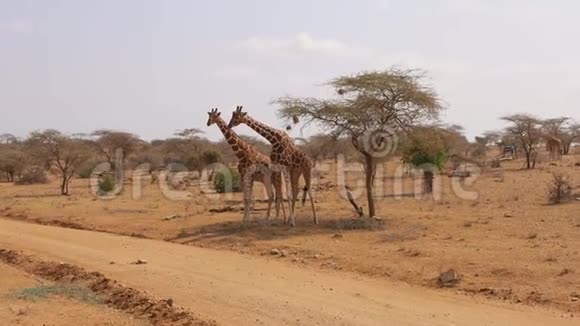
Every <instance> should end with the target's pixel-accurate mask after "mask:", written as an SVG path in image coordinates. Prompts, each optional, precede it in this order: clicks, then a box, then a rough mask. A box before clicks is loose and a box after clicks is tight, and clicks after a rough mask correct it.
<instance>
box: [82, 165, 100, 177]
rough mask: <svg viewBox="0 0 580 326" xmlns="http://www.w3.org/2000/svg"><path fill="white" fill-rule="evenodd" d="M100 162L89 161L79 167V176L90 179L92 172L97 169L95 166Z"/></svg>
mask: <svg viewBox="0 0 580 326" xmlns="http://www.w3.org/2000/svg"><path fill="white" fill-rule="evenodd" d="M98 164H99V163H98V162H87V163H85V164H83V165H82V166H81V167H80V168H79V172H78V176H79V178H81V179H89V178H90V177H91V174H92V173H93V171H94V170H95V167H97V165H98Z"/></svg>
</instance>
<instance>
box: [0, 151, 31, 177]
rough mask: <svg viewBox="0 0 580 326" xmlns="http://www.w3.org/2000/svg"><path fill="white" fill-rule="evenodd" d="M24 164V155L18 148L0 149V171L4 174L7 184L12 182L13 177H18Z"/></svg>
mask: <svg viewBox="0 0 580 326" xmlns="http://www.w3.org/2000/svg"><path fill="white" fill-rule="evenodd" d="M25 164H26V154H25V153H24V152H23V151H22V150H20V149H19V148H14V147H7V146H5V145H2V146H1V147H0V171H1V172H4V174H6V179H7V181H8V182H14V180H15V177H16V176H19V175H20V174H21V172H22V170H23V169H24V166H25Z"/></svg>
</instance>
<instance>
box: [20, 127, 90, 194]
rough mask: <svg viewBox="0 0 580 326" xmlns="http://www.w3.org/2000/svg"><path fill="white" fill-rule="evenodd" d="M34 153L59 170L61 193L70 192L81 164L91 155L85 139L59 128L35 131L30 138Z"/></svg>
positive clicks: (49, 165) (48, 165) (52, 167)
mask: <svg viewBox="0 0 580 326" xmlns="http://www.w3.org/2000/svg"><path fill="white" fill-rule="evenodd" d="M28 144H29V146H31V147H32V151H33V153H34V155H35V156H36V157H37V158H38V159H39V160H42V161H43V162H45V164H46V166H47V167H49V168H51V169H54V170H56V171H57V172H58V174H59V176H60V178H61V182H60V193H61V195H64V196H67V195H69V194H70V191H69V184H70V182H71V180H72V178H73V176H74V175H75V173H76V171H77V170H78V169H79V167H81V165H82V164H83V163H84V162H86V161H87V160H88V159H89V158H90V157H91V155H90V153H89V150H88V145H87V142H86V141H85V140H82V139H78V138H71V137H67V136H65V135H63V134H62V133H60V132H59V131H57V130H52V129H49V130H45V131H35V132H33V133H31V135H30V138H29V139H28Z"/></svg>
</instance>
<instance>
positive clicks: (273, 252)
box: [270, 249, 280, 256]
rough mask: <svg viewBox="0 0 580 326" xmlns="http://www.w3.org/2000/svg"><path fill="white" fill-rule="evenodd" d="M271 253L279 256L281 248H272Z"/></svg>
mask: <svg viewBox="0 0 580 326" xmlns="http://www.w3.org/2000/svg"><path fill="white" fill-rule="evenodd" d="M270 255H272V256H279V255H280V250H278V249H272V250H270Z"/></svg>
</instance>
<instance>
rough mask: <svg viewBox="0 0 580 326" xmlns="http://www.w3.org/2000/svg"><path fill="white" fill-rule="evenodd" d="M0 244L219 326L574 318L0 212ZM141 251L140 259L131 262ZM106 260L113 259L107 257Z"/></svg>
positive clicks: (520, 321) (559, 322) (572, 321)
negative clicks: (0, 216) (100, 276)
mask: <svg viewBox="0 0 580 326" xmlns="http://www.w3.org/2000/svg"><path fill="white" fill-rule="evenodd" d="M0 248H5V249H15V250H23V251H25V252H26V253H30V254H35V255H38V256H39V257H41V258H44V259H51V260H57V261H62V262H67V263H71V264H75V265H78V266H82V267H85V268H87V269H89V270H92V271H99V272H102V273H104V274H105V275H107V276H108V277H110V278H112V279H115V280H118V281H120V282H122V283H124V284H126V285H129V286H131V287H134V288H137V289H141V290H145V291H147V292H149V293H150V294H152V295H154V296H158V297H160V298H172V299H173V300H174V302H175V304H176V305H179V306H182V307H185V308H189V309H191V310H192V311H194V312H197V313H199V314H202V315H205V316H207V318H209V319H215V320H217V321H218V322H219V323H220V324H222V325H242V324H243V325H253V324H262V325H430V326H431V325H578V322H579V321H578V319H570V318H561V317H558V316H559V313H557V312H549V311H546V310H543V309H539V308H533V307H525V306H510V305H503V304H491V303H489V302H485V303H484V302H477V301H475V299H472V298H469V297H465V296H460V295H451V294H444V293H440V292H435V291H430V290H426V289H420V288H414V287H408V286H404V285H400V284H392V283H389V282H387V281H382V280H374V279H367V278H364V277H358V276H356V275H353V274H347V273H338V272H324V273H323V272H316V271H311V270H307V269H302V268H299V267H296V266H292V265H290V264H287V263H284V262H279V261H274V260H273V259H260V258H256V257H246V256H242V255H239V254H235V253H230V252H222V251H214V250H209V249H202V248H195V247H188V246H182V245H176V244H171V243H166V242H160V241H154V240H145V239H135V238H129V237H123V236H116V235H111V234H104V233H97V232H90V231H80V230H71V229H62V228H55V227H48V226H41V225H34V224H26V223H21V222H15V221H9V220H0ZM136 259H144V260H146V261H147V262H148V264H146V265H132V264H130V263H131V262H132V261H135V260H136ZM111 262H115V263H114V264H111Z"/></svg>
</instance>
